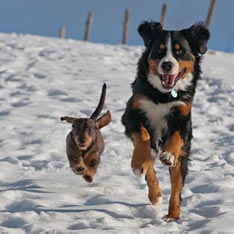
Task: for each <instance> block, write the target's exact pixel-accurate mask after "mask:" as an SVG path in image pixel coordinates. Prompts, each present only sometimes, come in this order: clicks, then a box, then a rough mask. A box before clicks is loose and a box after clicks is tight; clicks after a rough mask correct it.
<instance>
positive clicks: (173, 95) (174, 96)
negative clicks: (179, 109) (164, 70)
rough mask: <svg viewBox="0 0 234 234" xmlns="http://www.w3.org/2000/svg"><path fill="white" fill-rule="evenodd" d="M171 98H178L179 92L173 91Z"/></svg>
mask: <svg viewBox="0 0 234 234" xmlns="http://www.w3.org/2000/svg"><path fill="white" fill-rule="evenodd" d="M171 96H172V97H173V98H176V97H177V96H178V93H177V91H175V90H174V89H173V90H171Z"/></svg>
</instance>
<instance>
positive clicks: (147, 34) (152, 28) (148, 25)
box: [138, 21, 162, 47]
mask: <svg viewBox="0 0 234 234" xmlns="http://www.w3.org/2000/svg"><path fill="white" fill-rule="evenodd" d="M161 30H162V25H161V24H160V23H158V22H155V21H151V22H147V21H144V22H142V24H141V25H140V26H139V27H138V33H139V34H140V36H141V37H142V39H143V40H144V43H145V46H146V47H148V46H149V44H150V43H151V42H152V41H153V38H154V37H155V36H156V35H157V33H158V32H159V31H161Z"/></svg>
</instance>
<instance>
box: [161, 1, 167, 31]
mask: <svg viewBox="0 0 234 234" xmlns="http://www.w3.org/2000/svg"><path fill="white" fill-rule="evenodd" d="M166 14H167V4H163V7H162V12H161V20H160V23H161V25H162V26H164V24H165V22H166Z"/></svg>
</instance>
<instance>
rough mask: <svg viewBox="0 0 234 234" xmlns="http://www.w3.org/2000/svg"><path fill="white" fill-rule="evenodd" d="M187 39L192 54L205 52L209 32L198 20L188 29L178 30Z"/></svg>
mask: <svg viewBox="0 0 234 234" xmlns="http://www.w3.org/2000/svg"><path fill="white" fill-rule="evenodd" d="M180 32H181V34H182V35H183V36H184V37H185V38H186V39H187V40H188V42H189V44H190V47H191V49H192V50H193V52H194V54H205V53H206V51H207V42H208V40H209V38H210V32H209V30H208V29H207V28H206V27H205V25H204V23H202V22H198V23H196V24H194V25H192V26H191V27H190V28H188V29H184V30H181V31H180Z"/></svg>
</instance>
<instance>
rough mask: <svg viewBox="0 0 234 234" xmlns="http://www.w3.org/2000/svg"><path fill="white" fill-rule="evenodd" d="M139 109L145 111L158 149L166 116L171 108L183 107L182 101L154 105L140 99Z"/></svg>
mask: <svg viewBox="0 0 234 234" xmlns="http://www.w3.org/2000/svg"><path fill="white" fill-rule="evenodd" d="M140 102H141V104H140V109H142V110H143V111H145V113H146V117H147V118H148V120H149V122H150V124H151V127H152V129H154V136H155V141H156V142H155V143H156V146H157V148H158V145H159V141H160V140H161V137H162V132H163V131H164V130H167V121H166V118H165V117H166V115H168V114H169V113H170V110H171V108H172V107H175V106H179V105H184V104H185V103H184V102H182V101H174V102H169V103H161V104H155V103H154V102H152V101H151V100H149V99H146V98H144V99H142V100H141V101H140Z"/></svg>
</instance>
